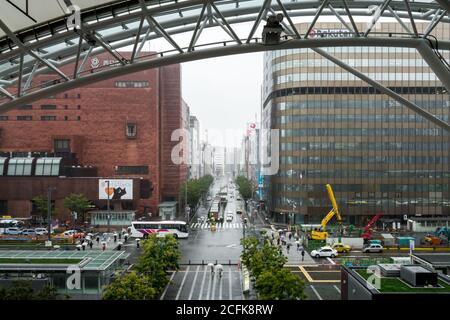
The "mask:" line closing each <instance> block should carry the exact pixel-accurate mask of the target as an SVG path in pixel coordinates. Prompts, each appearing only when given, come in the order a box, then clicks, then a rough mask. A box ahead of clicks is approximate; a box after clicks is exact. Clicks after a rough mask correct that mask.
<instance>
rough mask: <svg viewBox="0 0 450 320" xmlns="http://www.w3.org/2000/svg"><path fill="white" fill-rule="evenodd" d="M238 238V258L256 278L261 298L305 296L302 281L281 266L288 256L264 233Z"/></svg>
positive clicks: (257, 289)
mask: <svg viewBox="0 0 450 320" xmlns="http://www.w3.org/2000/svg"><path fill="white" fill-rule="evenodd" d="M261 235H262V237H261V238H260V239H258V238H256V237H254V236H251V237H246V238H244V239H241V244H242V247H243V250H242V254H241V260H242V263H243V265H245V266H246V267H247V269H248V270H249V272H250V275H251V276H252V277H253V278H254V279H255V289H256V291H257V292H258V295H259V298H260V299H304V297H305V296H304V293H303V291H304V283H303V281H302V280H301V279H300V278H299V277H297V276H295V275H293V274H291V273H290V271H289V270H287V269H284V267H283V266H284V264H285V263H286V262H287V258H286V257H285V256H284V255H283V253H282V252H281V250H280V249H279V248H278V247H277V246H275V245H273V244H272V242H271V241H270V239H269V238H268V236H267V235H266V234H261Z"/></svg>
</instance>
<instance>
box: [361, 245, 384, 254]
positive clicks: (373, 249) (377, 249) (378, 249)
mask: <svg viewBox="0 0 450 320" xmlns="http://www.w3.org/2000/svg"><path fill="white" fill-rule="evenodd" d="M383 249H384V248H383V246H382V245H381V244H369V245H368V246H367V247H365V248H363V252H364V253H371V252H383Z"/></svg>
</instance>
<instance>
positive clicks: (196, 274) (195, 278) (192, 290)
mask: <svg viewBox="0 0 450 320" xmlns="http://www.w3.org/2000/svg"><path fill="white" fill-rule="evenodd" d="M199 270H200V266H197V271H195V276H194V281H193V282H192V287H191V292H189V298H188V300H192V294H193V293H194V287H195V284H196V283H197V276H198V271H199Z"/></svg>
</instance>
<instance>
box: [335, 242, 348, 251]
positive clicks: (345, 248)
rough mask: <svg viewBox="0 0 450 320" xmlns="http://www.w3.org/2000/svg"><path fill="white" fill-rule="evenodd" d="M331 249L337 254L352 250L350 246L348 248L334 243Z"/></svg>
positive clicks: (346, 245) (339, 243)
mask: <svg viewBox="0 0 450 320" xmlns="http://www.w3.org/2000/svg"><path fill="white" fill-rule="evenodd" d="M331 247H332V248H333V249H334V250H336V251H337V252H339V253H346V252H350V251H351V250H352V247H351V246H349V245H348V244H343V243H341V242H338V243H335V244H333V245H332V246H331Z"/></svg>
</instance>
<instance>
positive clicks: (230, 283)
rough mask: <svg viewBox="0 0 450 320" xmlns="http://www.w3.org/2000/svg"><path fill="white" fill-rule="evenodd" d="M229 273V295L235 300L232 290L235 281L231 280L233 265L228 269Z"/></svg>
mask: <svg viewBox="0 0 450 320" xmlns="http://www.w3.org/2000/svg"><path fill="white" fill-rule="evenodd" d="M228 274H229V286H228V288H229V291H228V297H229V299H230V300H233V291H232V288H233V282H232V281H231V280H232V279H231V267H230V268H229V269H228Z"/></svg>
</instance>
